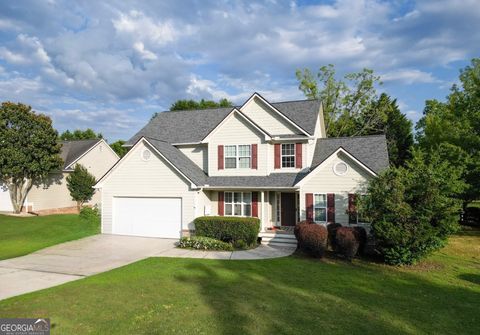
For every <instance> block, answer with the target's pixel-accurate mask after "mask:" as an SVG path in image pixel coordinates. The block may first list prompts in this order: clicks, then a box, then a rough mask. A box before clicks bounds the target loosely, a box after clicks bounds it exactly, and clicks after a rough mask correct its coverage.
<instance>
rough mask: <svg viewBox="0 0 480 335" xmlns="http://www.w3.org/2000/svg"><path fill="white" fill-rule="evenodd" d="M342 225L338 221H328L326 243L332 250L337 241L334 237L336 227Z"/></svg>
mask: <svg viewBox="0 0 480 335" xmlns="http://www.w3.org/2000/svg"><path fill="white" fill-rule="evenodd" d="M341 226H342V225H341V224H340V223H335V222H334V223H330V224H328V225H327V231H328V243H329V244H330V247H331V248H332V250H333V251H335V250H336V248H337V241H336V239H335V235H336V234H337V229H338V228H340V227H341Z"/></svg>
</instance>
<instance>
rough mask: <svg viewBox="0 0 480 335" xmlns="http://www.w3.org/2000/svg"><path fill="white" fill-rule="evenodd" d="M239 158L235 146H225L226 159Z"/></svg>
mask: <svg viewBox="0 0 480 335" xmlns="http://www.w3.org/2000/svg"><path fill="white" fill-rule="evenodd" d="M235 156H237V147H236V146H234V145H226V146H225V157H235Z"/></svg>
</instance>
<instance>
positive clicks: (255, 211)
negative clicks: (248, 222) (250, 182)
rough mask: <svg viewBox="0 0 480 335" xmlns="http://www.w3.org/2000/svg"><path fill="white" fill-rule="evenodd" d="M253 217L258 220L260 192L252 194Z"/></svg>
mask: <svg viewBox="0 0 480 335" xmlns="http://www.w3.org/2000/svg"><path fill="white" fill-rule="evenodd" d="M252 216H254V217H257V218H258V192H252Z"/></svg>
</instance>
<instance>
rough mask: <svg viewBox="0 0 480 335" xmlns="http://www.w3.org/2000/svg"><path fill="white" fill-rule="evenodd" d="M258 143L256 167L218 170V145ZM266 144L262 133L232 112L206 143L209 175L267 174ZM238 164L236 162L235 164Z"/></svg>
mask: <svg viewBox="0 0 480 335" xmlns="http://www.w3.org/2000/svg"><path fill="white" fill-rule="evenodd" d="M242 144H245V145H246V144H258V149H257V150H258V153H257V163H258V169H248V168H238V167H237V168H236V169H223V170H218V146H219V145H242ZM267 151H268V144H267V143H266V142H265V140H264V135H262V133H261V132H259V131H258V130H257V129H255V128H254V127H253V126H252V125H250V124H249V123H248V122H247V121H245V120H244V119H243V118H242V117H241V116H238V115H236V114H233V115H232V116H230V117H229V118H228V119H227V120H226V121H225V123H224V124H223V125H221V126H220V127H219V128H218V129H217V130H216V131H215V132H214V133H213V134H212V136H211V138H210V142H209V144H208V168H209V175H210V176H264V175H266V174H267V159H268V158H267ZM237 166H238V164H237Z"/></svg>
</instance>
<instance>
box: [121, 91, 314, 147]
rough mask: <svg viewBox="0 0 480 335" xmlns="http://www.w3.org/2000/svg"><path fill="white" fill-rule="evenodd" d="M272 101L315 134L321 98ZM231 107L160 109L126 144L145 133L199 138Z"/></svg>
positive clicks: (171, 139) (177, 140)
mask: <svg viewBox="0 0 480 335" xmlns="http://www.w3.org/2000/svg"><path fill="white" fill-rule="evenodd" d="M272 105H273V106H274V107H275V108H277V109H278V110H279V111H280V112H281V113H283V114H284V115H285V116H286V117H287V118H288V119H290V120H291V121H293V122H294V123H296V124H297V125H299V126H300V127H301V128H302V129H304V130H305V131H306V132H307V133H309V134H311V135H313V133H314V131H315V123H316V120H317V117H318V111H319V108H320V101H319V100H301V101H287V102H277V103H272ZM237 108H239V107H237ZM232 109H233V107H227V108H213V109H202V110H188V111H175V112H161V113H158V114H157V116H156V117H155V118H153V119H152V120H151V121H150V122H149V123H148V124H147V125H146V126H145V127H143V128H142V129H141V130H140V131H139V132H138V133H136V134H135V135H134V136H133V137H132V138H131V139H130V140H129V141H128V142H127V143H126V144H127V145H133V144H134V143H135V142H137V141H138V140H139V139H140V138H141V137H142V136H145V137H151V138H155V139H157V140H161V141H166V142H169V143H196V142H200V141H201V140H203V139H204V138H205V137H206V136H207V135H208V134H209V133H210V132H211V131H212V130H213V129H215V127H216V126H217V125H218V124H219V123H220V122H221V121H222V120H223V119H224V118H225V117H226V116H227V115H228V114H229V113H230V112H231V111H232ZM259 127H262V125H259ZM299 134H300V131H299Z"/></svg>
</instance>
